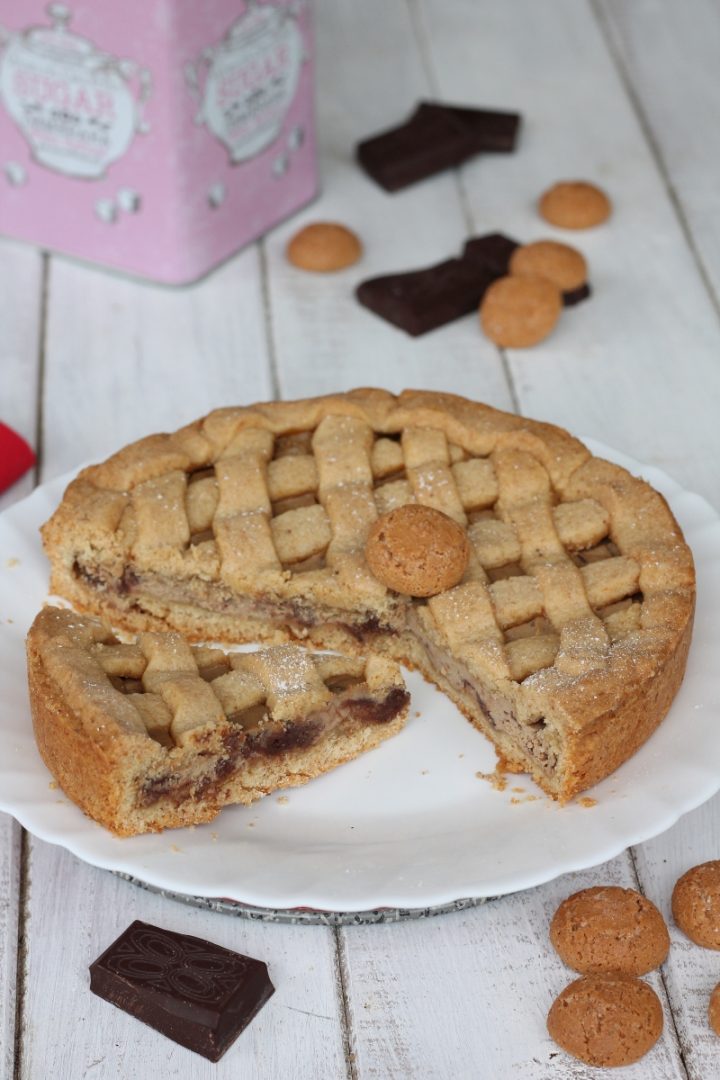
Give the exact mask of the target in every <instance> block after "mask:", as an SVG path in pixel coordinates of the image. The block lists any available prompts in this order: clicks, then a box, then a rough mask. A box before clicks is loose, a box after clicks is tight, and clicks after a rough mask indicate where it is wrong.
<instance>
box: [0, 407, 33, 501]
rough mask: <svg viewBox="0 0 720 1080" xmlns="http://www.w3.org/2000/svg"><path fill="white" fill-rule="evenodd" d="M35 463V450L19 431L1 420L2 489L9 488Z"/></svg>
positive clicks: (0, 460)
mask: <svg viewBox="0 0 720 1080" xmlns="http://www.w3.org/2000/svg"><path fill="white" fill-rule="evenodd" d="M34 464H35V451H34V450H33V449H32V447H31V446H30V445H29V444H28V443H26V442H25V440H24V439H23V438H22V436H21V435H18V433H17V431H13V429H12V428H10V427H8V426H7V424H3V423H2V422H0V491H4V490H5V488H9V487H10V486H11V485H12V484H14V483H15V481H16V480H19V479H20V477H21V476H24V475H25V473H26V472H27V471H28V469H30V468H32V466H33V465H34Z"/></svg>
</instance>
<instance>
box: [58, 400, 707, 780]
mask: <svg viewBox="0 0 720 1080" xmlns="http://www.w3.org/2000/svg"><path fill="white" fill-rule="evenodd" d="M408 503H419V504H421V505H426V506H431V507H433V508H435V509H437V510H441V511H442V512H443V513H445V514H447V515H448V516H449V517H451V518H452V519H453V520H455V521H456V522H458V523H459V524H461V525H462V526H463V528H464V529H465V530H466V532H467V536H468V539H469V541H470V549H471V552H470V560H469V564H468V569H467V571H466V573H465V576H464V578H463V579H462V581H461V582H460V584H458V585H456V586H455V587H453V588H451V589H448V590H446V591H444V592H442V593H440V594H438V595H436V596H431V597H429V598H427V599H412V598H410V597H408V596H403V595H401V594H399V593H396V592H393V591H392V590H390V589H388V588H386V587H385V586H384V585H383V584H382V583H381V582H380V581H378V580H377V578H375V577H374V576H373V575H372V573H371V572H370V569H369V567H368V564H367V560H366V558H365V543H366V540H367V537H368V534H369V532H370V529H371V528H372V525H373V523H374V522H375V521H376V520H377V518H378V516H379V515H380V514H382V513H385V512H387V511H389V510H392V509H394V508H396V507H398V506H404V505H407V504H408ZM43 540H44V543H45V547H46V550H47V553H48V555H49V557H50V560H51V564H52V588H53V590H54V591H55V592H57V593H59V594H60V595H62V596H64V597H66V598H67V599H68V600H70V601H71V602H72V603H73V604H75V605H76V606H77V607H79V608H80V609H81V610H88V611H91V612H94V613H96V614H100V615H103V616H104V617H106V618H107V619H108V620H109V621H111V622H112V623H113V624H114V625H118V626H121V627H123V628H125V629H128V630H134V631H138V630H139V631H148V630H154V631H162V630H167V629H175V630H178V631H180V632H182V633H183V634H185V635H186V636H187V637H189V638H190V639H194V640H219V641H230V642H240V641H254V640H259V641H276V642H277V641H288V640H299V641H302V642H303V643H304V644H307V645H309V646H311V647H316V648H332V649H337V650H339V651H341V652H350V653H352V652H355V653H359V652H362V651H365V652H373V653H376V654H383V655H386V656H389V657H392V658H394V659H395V660H397V661H400V662H402V663H405V664H407V665H409V666H410V667H414V668H417V669H418V670H419V671H421V672H422V674H423V675H424V676H425V677H426V678H428V679H429V680H431V681H432V682H434V683H435V684H436V685H438V686H439V687H440V688H441V689H442V690H444V691H445V692H446V693H447V694H448V696H449V697H450V698H451V699H452V700H453V701H454V702H455V703H456V704H457V705H458V707H459V708H460V709H461V710H462V711H463V712H464V714H465V715H466V716H467V717H468V718H469V719H470V720H471V721H472V723H473V724H475V726H476V727H478V728H479V729H480V730H481V731H483V732H484V733H485V734H486V735H487V736H488V737H489V738H490V739H491V740H492V741H493V742H494V744H495V746H496V748H497V750H498V752H499V753H500V755H501V757H502V759H503V763H504V765H505V767H507V768H508V769H509V770H512V771H525V772H529V773H530V774H531V775H532V776H533V778H534V779H535V780H536V781H537V782H538V784H539V785H540V786H541V787H542V788H543V789H544V790H545V791H546V792H547V793H548V794H550V795H551V796H553V797H554V798H559V799H561V800H567V799H569V798H571V797H572V796H574V795H576V794H578V793H579V792H581V791H583V790H585V789H586V788H588V787H590V786H592V785H593V784H595V783H596V782H597V781H599V780H601V779H603V778H604V777H605V776H607V775H608V774H609V773H611V772H613V771H614V770H615V769H616V768H617V767H618V766H619V765H620V764H621V763H622V762H623V761H624V760H626V759H627V758H628V757H629V756H630V755H631V754H633V753H634V752H635V751H636V750H637V749H638V747H639V746H640V745H641V744H642V743H643V742H644V741H645V740H646V739H647V738H648V736H649V735H650V734H651V733H652V731H653V730H654V729H655V727H656V726H657V725H658V724H659V723H660V721H661V720H662V718H663V717H664V715H665V713H666V712H667V710H668V708H669V706H670V703H671V702H672V699H673V697H674V695H675V693H676V692H677V689H678V687H679V685H680V682H681V681H682V677H683V673H684V670H685V662H686V657H687V650H688V647H689V643H690V637H691V632H692V619H693V611H694V597H695V579H694V568H693V561H692V555H691V553H690V551H689V548H688V547H687V545H686V544H685V542H684V539H683V536H682V532H681V530H680V528H679V526H678V525H677V522H676V521H675V519H674V517H673V515H672V513H671V512H670V510H669V508H668V507H667V504H666V503H665V500H664V499H663V498H662V496H661V495H660V494H659V493H658V492H656V491H655V490H654V489H653V488H651V487H650V486H649V485H648V484H647V483H645V482H644V481H643V480H641V479H639V478H637V477H634V476H632V475H631V474H630V473H628V472H627V471H626V470H625V469H623V468H621V467H619V466H617V465H614V464H611V463H610V462H607V461H604V460H602V459H599V458H595V457H593V456H592V455H591V453H590V452H589V451H588V450H587V448H586V447H585V446H583V444H582V443H580V442H579V441H578V440H577V439H574V438H572V437H571V436H570V435H569V434H568V433H567V432H565V431H563V430H562V429H560V428H557V427H553V426H552V425H549V424H543V423H538V422H536V421H532V420H527V419H525V418H523V417H519V416H515V415H512V414H508V413H503V412H499V411H498V410H495V409H492V408H490V407H488V406H485V405H481V404H478V403H475V402H471V401H467V400H465V399H463V398H460V397H455V396H453V395H449V394H439V393H433V392H425V391H405V392H404V393H402V394H400V395H399V396H397V397H395V396H394V395H392V394H390V393H387V392H385V391H381V390H357V391H352V392H349V393H346V394H337V395H332V396H328V397H324V398H315V399H311V400H307V401H296V402H271V403H267V404H262V405H255V406H248V407H238V408H227V409H220V410H216V411H215V412H213V413H210V414H209V416H207V417H205V418H204V419H202V420H199V421H197V422H195V423H193V424H190V425H189V426H187V427H185V428H182V429H181V430H180V431H178V432H176V433H174V434H172V435H156V436H151V437H149V438H146V439H143V440H140V441H139V442H137V443H134V444H131V445H130V446H128V447H126V448H125V449H124V450H122V451H120V452H119V453H117V454H115V455H113V456H112V457H111V458H110V459H108V461H106V462H105V463H104V464H102V465H97V466H93V467H91V468H89V469H85V470H83V472H82V473H81V474H80V475H79V476H78V478H77V479H76V480H74V481H73V482H72V483H71V484H70V486H69V487H68V489H67V491H66V493H65V496H64V498H63V501H62V503H61V505H60V507H59V508H58V510H57V511H56V513H55V514H54V515H53V517H52V518H51V519H50V521H49V522H48V523H47V524H46V525H45V526H44V527H43Z"/></svg>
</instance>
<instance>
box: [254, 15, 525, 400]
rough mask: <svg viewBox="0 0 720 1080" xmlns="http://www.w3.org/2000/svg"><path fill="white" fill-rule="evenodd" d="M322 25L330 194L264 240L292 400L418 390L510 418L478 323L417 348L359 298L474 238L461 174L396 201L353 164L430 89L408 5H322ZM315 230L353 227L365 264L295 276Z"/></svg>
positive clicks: (466, 322)
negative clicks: (365, 284)
mask: <svg viewBox="0 0 720 1080" xmlns="http://www.w3.org/2000/svg"><path fill="white" fill-rule="evenodd" d="M316 26H317V32H318V54H319V86H318V96H317V101H318V126H319V134H320V152H321V175H322V185H323V193H322V196H321V199H320V201H319V202H317V203H316V204H314V205H313V206H310V207H309V208H308V209H307V210H305V211H304V212H303V213H302V214H300V215H298V216H297V217H295V218H293V219H292V221H291V222H288V223H287V224H286V225H283V226H282V227H280V228H278V229H276V230H275V231H274V232H273V233H272V234H271V235H270V236H269V237H268V238H267V239H266V241H265V242H264V243H265V248H266V252H267V267H268V275H269V277H268V281H269V297H270V305H271V312H272V328H273V338H274V346H275V351H276V357H277V367H278V375H279V382H280V389H281V391H282V394H283V396H285V397H305V396H308V395H312V394H323V393H327V392H328V391H330V390H346V389H349V388H351V387H353V386H382V387H385V388H387V389H388V390H393V391H398V390H401V389H403V388H404V387H416V386H417V387H424V388H426V389H444V390H451V391H454V392H456V393H462V394H466V395H468V396H469V397H476V398H479V399H481V400H484V401H487V402H489V403H490V404H492V405H497V406H498V407H500V408H510V407H511V398H510V393H509V390H508V385H507V381H506V379H505V376H504V373H503V369H502V364H501V361H500V358H499V356H498V353H497V351H496V349H495V347H494V346H493V345H491V343H490V342H488V341H486V340H485V339H484V338H483V337H482V336H481V335H480V333H479V332H478V329H477V319H476V317H475V316H474V315H468V316H466V317H465V318H464V319H460V320H458V321H457V322H455V323H453V324H451V325H449V326H447V327H444V328H442V329H440V330H437V331H435V332H433V333H430V334H426V335H424V336H423V337H421V338H410V337H408V335H407V334H405V333H404V332H403V331H402V330H398V329H397V328H396V327H393V326H391V325H390V324H389V323H387V322H385V321H384V320H383V319H380V318H378V317H377V316H375V315H373V314H372V313H371V312H369V311H368V310H366V309H365V308H363V307H361V306H360V305H359V304H358V303H357V301H356V300H355V298H354V290H355V287H356V286H357V284H358V283H359V282H360V281H362V280H364V279H365V278H368V277H374V276H375V275H378V274H385V273H392V272H394V271H397V270H408V269H415V268H419V267H422V266H427V265H430V264H432V263H436V262H441V261H442V260H444V259H447V258H450V257H451V256H453V255H455V254H459V251H460V248H461V247H462V244H463V243H464V241H465V239H466V238H467V236H468V233H469V224H468V221H467V218H466V215H465V213H464V209H463V206H462V202H461V199H460V195H459V190H458V186H457V178H456V176H454V175H453V174H452V172H450V173H447V174H445V175H443V176H438V177H436V178H434V179H432V180H430V181H428V182H425V183H420V184H416V185H414V186H413V187H410V188H408V189H407V190H405V191H402V192H398V193H397V194H394V195H389V194H388V193H387V192H385V191H383V190H382V189H381V188H379V187H378V186H377V185H376V184H375V183H374V182H373V181H371V180H370V179H369V177H367V176H366V175H365V173H364V172H362V170H361V169H360V168H359V167H358V166H357V165H356V164H355V160H354V153H355V145H356V143H357V142H358V141H359V140H360V139H362V138H365V137H366V136H368V135H371V134H374V133H376V132H378V131H379V130H382V129H383V128H387V127H391V126H393V125H395V124H398V123H400V122H401V121H402V120H403V119H405V117H406V116H407V115H408V114H409V113H410V112H411V111H412V109H413V108H414V106H415V104H416V103H417V101H418V100H419V99H420V98H423V97H427V96H428V94H429V92H430V90H431V87H430V84H429V82H428V80H427V76H426V73H425V71H424V68H423V63H422V59H421V57H420V55H419V54H418V50H417V47H416V43H415V37H414V27H413V23H412V20H411V19H410V17H409V14H408V10H407V7H406V5H405V3H404V2H394V3H387V2H385V0H366V2H365V3H363V4H357V3H354V2H353V0H319V2H318V3H317V4H316ZM340 56H342V61H341V62H340V60H339V57H340ZM318 220H324V221H339V222H342V223H343V224H345V225H348V226H350V227H351V228H353V229H355V230H356V231H357V232H358V234H359V236H360V238H361V240H362V242H363V244H364V245H365V254H364V257H363V259H362V260H361V261H360V262H359V263H357V264H356V265H355V266H353V267H351V268H350V269H348V270H344V271H341V272H340V273H336V274H312V273H307V272H304V271H302V270H298V269H297V268H295V267H293V266H291V265H290V264H289V263H288V262H287V260H286V258H285V246H286V244H287V241H288V239H289V238H290V237H291V236H292V235H294V233H295V232H296V231H297V230H298V229H299V228H300V227H301V226H302V225H304V224H306V223H308V222H311V221H318Z"/></svg>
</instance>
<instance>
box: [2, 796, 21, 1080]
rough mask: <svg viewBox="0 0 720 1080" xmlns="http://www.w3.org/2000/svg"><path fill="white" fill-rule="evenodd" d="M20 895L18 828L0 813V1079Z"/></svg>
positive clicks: (7, 1053)
mask: <svg viewBox="0 0 720 1080" xmlns="http://www.w3.org/2000/svg"><path fill="white" fill-rule="evenodd" d="M19 896H20V827H19V826H18V825H17V823H16V822H15V821H13V819H12V818H11V817H9V816H8V815H7V814H0V1080H10V1078H11V1077H12V1075H13V1066H14V1061H15V1009H16V974H17V960H18V955H17V945H18V918H19Z"/></svg>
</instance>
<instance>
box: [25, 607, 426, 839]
mask: <svg viewBox="0 0 720 1080" xmlns="http://www.w3.org/2000/svg"><path fill="white" fill-rule="evenodd" d="M27 652H28V676H29V683H30V700H31V706H32V712H33V725H34V729H35V737H36V739H37V743H38V746H39V748H40V752H41V754H42V756H43V759H44V761H45V762H46V764H47V766H48V768H49V769H50V771H51V772H52V773H53V775H54V776H56V777H57V779H58V780H59V782H60V785H61V787H62V788H63V790H64V791H65V793H66V794H67V795H69V796H70V798H71V799H72V800H73V801H74V802H75V803H77V804H78V806H80V807H82V809H83V810H85V811H86V813H88V814H89V815H90V816H91V817H93V818H95V820H96V821H99V822H100V823H101V824H102V825H105V826H106V827H107V828H109V829H112V831H113V832H115V833H117V834H119V835H121V836H132V835H134V834H136V833H142V832H149V831H151V830H152V831H156V830H158V829H163V828H167V827H169V826H174V825H192V824H197V823H199V822H203V821H210V820H212V818H214V817H215V815H216V814H217V813H218V811H219V810H221V809H222V807H223V806H227V805H228V804H230V803H245V804H247V803H251V802H254V801H255V800H256V799H259V798H260V797H261V796H263V795H267V794H268V793H269V792H271V791H275V790H277V789H279V788H283V787H291V786H295V785H297V784H304V783H306V782H307V781H308V780H311V779H313V777H315V776H319V775H320V774H321V773H324V772H327V771H328V770H329V769H332V768H334V767H335V766H336V765H340V764H341V763H343V762H345V761H349V760H350V759H351V758H354V757H356V756H357V755H358V754H360V753H363V752H364V751H365V750H370V749H371V748H372V747H374V746H377V745H378V743H380V742H382V740H383V739H386V738H388V736H390V735H392V734H394V733H395V732H396V731H399V730H400V728H401V727H402V725H403V724H404V722H405V719H406V717H407V710H408V704H409V700H410V696H409V694H408V692H407V690H406V689H405V686H404V684H403V680H402V676H401V674H400V671H399V669H398V666H397V664H395V663H394V662H393V661H392V660H388V659H386V658H385V657H381V656H371V657H369V658H368V659H367V660H363V659H360V658H357V657H345V656H321V655H317V654H316V655H313V654H312V653H309V652H307V651H306V650H305V649H301V648H299V647H298V646H297V645H276V646H274V647H272V648H269V649H261V650H259V651H256V652H234V653H231V654H229V655H227V654H226V653H224V652H223V651H222V650H221V649H216V648H207V647H204V646H191V645H188V643H187V642H186V641H185V640H184V639H183V637H182V636H181V635H180V634H178V633H174V632H166V633H157V632H154V631H150V632H147V633H141V634H139V635H138V637H137V640H135V641H133V642H130V643H127V642H121V641H120V640H119V639H118V638H117V637H116V636H115V635H114V634H113V633H112V632H111V631H110V629H109V628H108V626H107V625H106V624H104V623H103V622H102V621H101V620H99V619H95V618H92V617H82V616H80V615H76V614H75V613H74V612H72V611H67V610H65V609H64V608H56V607H46V608H44V609H43V611H41V612H40V614H39V615H38V617H37V618H36V619H35V622H34V623H33V625H32V627H31V629H30V633H29V635H28V641H27Z"/></svg>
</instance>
